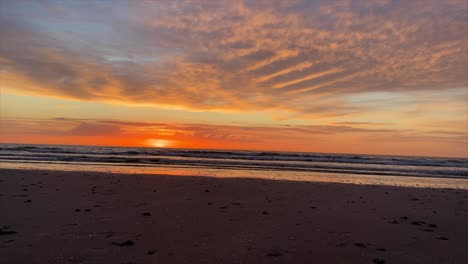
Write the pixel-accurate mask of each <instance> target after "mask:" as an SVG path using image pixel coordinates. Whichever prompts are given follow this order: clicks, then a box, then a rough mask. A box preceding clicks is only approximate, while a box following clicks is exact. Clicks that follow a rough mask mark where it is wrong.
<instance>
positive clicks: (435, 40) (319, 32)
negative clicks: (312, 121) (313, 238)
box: [0, 0, 468, 118]
mask: <svg viewBox="0 0 468 264" xmlns="http://www.w3.org/2000/svg"><path fill="white" fill-rule="evenodd" d="M45 2H46V3H43V4H41V5H39V4H35V3H25V2H19V1H5V2H4V3H2V17H1V18H0V19H1V26H0V34H1V35H2V45H1V47H0V63H1V66H2V69H3V70H2V73H0V74H1V76H0V77H1V78H2V80H3V81H2V83H3V84H2V86H3V87H5V88H8V89H13V90H16V91H26V92H28V93H34V94H39V95H43V96H56V97H66V98H73V99H79V100H93V101H112V102H120V103H126V104H128V103H130V104H145V105H159V106H165V107H178V108H188V109H195V110H225V111H247V110H265V109H273V110H286V111H289V112H291V114H290V117H298V116H302V117H307V116H309V117H314V116H325V117H336V116H342V115H349V114H350V113H351V114H352V113H356V112H363V111H364V112H368V111H371V110H372V109H370V108H367V107H363V106H361V105H359V104H356V103H352V102H347V101H346V100H345V99H346V97H347V96H349V95H360V94H365V93H369V92H388V93H407V92H411V91H440V90H443V89H465V88H466V87H467V86H468V80H467V78H466V75H465V74H466V72H465V71H466V69H467V68H468V58H467V53H466V50H467V47H468V35H467V31H466V30H465V29H466V12H467V8H466V6H467V5H466V1H436V0H433V1H426V0H424V1H423V0H416V1H338V2H329V1H215V2H214V1H188V0H187V1H182V0H179V1H154V2H152V1H139V2H136V3H132V5H131V6H129V5H128V4H125V3H124V2H123V1H111V2H110V1H109V2H106V1H95V2H86V3H85V2H83V3H80V2H63V1H45ZM109 6H112V12H109V11H108V8H109ZM459 100H460V99H459ZM413 103H414V104H417V103H418V101H417V100H415V101H414V102H413ZM286 118H288V117H286Z"/></svg>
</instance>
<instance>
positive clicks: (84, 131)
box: [66, 123, 121, 136]
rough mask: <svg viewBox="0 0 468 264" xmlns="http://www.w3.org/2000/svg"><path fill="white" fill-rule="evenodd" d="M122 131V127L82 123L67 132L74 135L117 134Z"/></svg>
mask: <svg viewBox="0 0 468 264" xmlns="http://www.w3.org/2000/svg"><path fill="white" fill-rule="evenodd" d="M120 133H121V130H120V127H118V126H113V125H104V124H90V123H80V124H79V125H77V126H76V127H74V128H73V129H71V130H70V131H68V132H67V133H66V134H68V135H73V136H98V135H104V136H115V135H118V134H120Z"/></svg>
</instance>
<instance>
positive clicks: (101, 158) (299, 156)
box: [0, 144, 468, 179]
mask: <svg viewBox="0 0 468 264" xmlns="http://www.w3.org/2000/svg"><path fill="white" fill-rule="evenodd" d="M0 163H1V164H3V165H4V166H6V165H7V164H9V166H8V167H11V166H14V164H22V165H25V164H26V165H29V166H30V167H31V168H35V166H34V165H36V166H41V168H47V167H50V168H52V167H53V166H55V167H57V166H62V167H64V166H72V167H74V168H80V167H82V168H83V167H86V168H92V167H96V168H97V167H102V166H104V167H106V168H126V169H127V170H128V169H129V168H131V169H132V170H133V171H138V170H141V171H148V170H152V171H156V172H157V171H158V170H160V171H161V172H162V173H167V171H174V170H175V169H177V168H178V169H182V168H183V169H184V171H186V170H190V171H192V172H194V171H196V172H198V173H196V174H206V173H210V172H213V171H218V172H219V171H222V172H223V173H225V174H226V173H227V174H231V175H238V174H239V172H238V171H243V172H245V171H250V172H254V171H257V172H258V171H261V172H263V173H276V174H278V173H280V172H281V173H283V174H287V173H290V172H302V173H309V174H310V172H315V173H320V174H321V175H326V174H327V173H330V174H346V175H373V176H382V177H383V176H401V177H405V176H406V177H432V178H434V177H435V178H462V179H463V178H465V179H468V159H466V158H436V157H409V156H383V155H363V154H329V153H304V152H273V151H242V150H206V149H166V148H138V147H107V146H106V147H104V146H71V145H25V144H0ZM111 170H112V169H111ZM114 170H115V169H114ZM200 171H201V172H202V173H200ZM236 171H237V172H236ZM234 172H236V173H234ZM184 174H187V173H184Z"/></svg>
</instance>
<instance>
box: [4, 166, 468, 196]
mask: <svg viewBox="0 0 468 264" xmlns="http://www.w3.org/2000/svg"><path fill="white" fill-rule="evenodd" d="M1 166H2V168H3V169H30V170H58V171H87V172H105V173H124V174H149V175H150V174H159V175H172V176H202V177H215V178H255V179H272V180H288V181H304V182H330V183H345V184H363V185H388V186H402V187H417V188H454V189H465V190H468V180H466V179H453V178H431V177H408V176H404V177H403V176H380V175H357V174H353V175H350V174H342V173H322V172H299V171H263V170H233V169H229V170H226V169H213V168H193V167H190V168H188V167H173V166H164V167H162V166H161V167H143V166H115V165H109V164H88V165H70V164H56V163H54V164H49V163H2V164H1Z"/></svg>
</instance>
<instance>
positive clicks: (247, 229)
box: [0, 169, 468, 263]
mask: <svg viewBox="0 0 468 264" xmlns="http://www.w3.org/2000/svg"><path fill="white" fill-rule="evenodd" d="M0 211H1V212H0V226H2V227H1V228H0V262H1V263H468V250H467V245H468V191H467V190H457V189H430V188H410V187H395V186H372V185H355V184H340V183H319V182H300V181H299V182H298V181H279V180H267V179H230V178H210V177H199V176H198V177H188V176H161V175H131V174H111V173H102V172H94V173H93V172H63V171H38V170H10V169H8V170H7V169H2V170H0Z"/></svg>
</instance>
